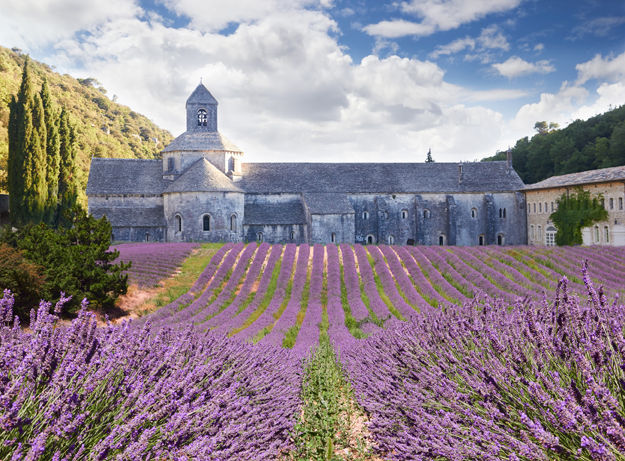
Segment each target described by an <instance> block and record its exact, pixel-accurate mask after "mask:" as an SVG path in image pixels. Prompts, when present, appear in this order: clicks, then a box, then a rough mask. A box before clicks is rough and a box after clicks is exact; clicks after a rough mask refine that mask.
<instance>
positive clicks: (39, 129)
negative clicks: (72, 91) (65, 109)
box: [24, 93, 48, 223]
mask: <svg viewBox="0 0 625 461" xmlns="http://www.w3.org/2000/svg"><path fill="white" fill-rule="evenodd" d="M24 111H25V112H29V113H30V114H32V117H31V120H32V125H31V126H32V131H31V132H30V135H27V136H26V139H25V140H24V141H25V149H24V157H25V165H26V175H25V181H24V204H25V207H26V213H27V216H26V221H27V222H33V223H37V222H41V220H42V219H43V214H44V210H45V205H46V198H47V195H48V186H47V184H46V122H45V116H44V113H43V104H42V102H41V97H40V96H39V93H35V94H34V95H33V97H32V99H30V100H29V103H28V104H27V105H26V106H25V107H24Z"/></svg>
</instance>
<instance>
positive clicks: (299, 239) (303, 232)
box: [243, 224, 309, 244]
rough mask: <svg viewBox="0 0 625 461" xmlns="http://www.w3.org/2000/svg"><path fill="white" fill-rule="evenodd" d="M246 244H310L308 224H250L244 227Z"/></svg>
mask: <svg viewBox="0 0 625 461" xmlns="http://www.w3.org/2000/svg"><path fill="white" fill-rule="evenodd" d="M243 233H244V240H245V241H246V242H254V241H257V242H260V241H262V242H268V243H297V244H300V243H308V241H309V240H308V226H307V225H306V224H265V225H262V224H250V225H247V224H246V225H244V226H243Z"/></svg>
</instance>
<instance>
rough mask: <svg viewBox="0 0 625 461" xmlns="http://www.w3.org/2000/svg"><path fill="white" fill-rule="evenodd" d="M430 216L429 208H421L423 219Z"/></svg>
mask: <svg viewBox="0 0 625 461" xmlns="http://www.w3.org/2000/svg"><path fill="white" fill-rule="evenodd" d="M430 216H431V213H430V210H428V209H427V208H426V209H425V210H423V217H424V218H425V219H429V218H430Z"/></svg>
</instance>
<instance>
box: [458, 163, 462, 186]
mask: <svg viewBox="0 0 625 461" xmlns="http://www.w3.org/2000/svg"><path fill="white" fill-rule="evenodd" d="M458 184H462V163H459V164H458Z"/></svg>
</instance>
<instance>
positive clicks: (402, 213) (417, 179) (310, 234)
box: [87, 83, 527, 245]
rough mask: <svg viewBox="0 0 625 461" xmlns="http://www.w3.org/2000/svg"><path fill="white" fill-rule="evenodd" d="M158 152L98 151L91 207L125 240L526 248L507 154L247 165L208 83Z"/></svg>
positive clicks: (519, 194)
mask: <svg viewBox="0 0 625 461" xmlns="http://www.w3.org/2000/svg"><path fill="white" fill-rule="evenodd" d="M186 117H187V131H185V132H184V133H183V134H182V135H180V136H179V137H177V138H176V139H175V140H174V141H172V142H171V144H169V145H168V146H167V147H166V148H165V149H163V152H162V160H134V159H133V160H131V159H104V158H94V159H93V160H92V162H91V170H90V173H89V181H88V183H87V197H88V202H89V212H90V213H91V214H92V215H94V216H95V217H101V216H104V215H106V216H107V218H108V219H109V221H110V222H111V224H112V226H113V239H114V240H117V241H146V240H148V241H169V242H172V241H211V242H216V241H267V242H270V243H343V242H347V243H363V244H373V243H385V244H398V245H406V244H417V245H492V244H499V245H504V244H505V245H519V244H525V243H527V215H526V206H525V195H524V193H523V189H524V184H523V181H522V180H521V179H520V177H519V176H518V174H517V173H516V172H515V171H514V169H513V168H512V164H511V160H510V158H508V160H507V161H499V162H475V163H246V162H244V158H243V156H244V154H243V152H242V151H241V150H240V149H239V148H237V146H235V145H234V144H233V143H231V142H230V141H229V140H228V139H226V138H225V137H224V136H223V135H222V134H221V133H219V131H218V130H217V101H216V100H215V98H214V97H213V96H212V95H211V93H210V92H209V91H208V89H206V87H205V86H204V85H202V84H201V83H200V85H198V87H197V88H196V89H195V90H194V91H193V93H192V94H191V96H189V99H188V100H187V102H186Z"/></svg>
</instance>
